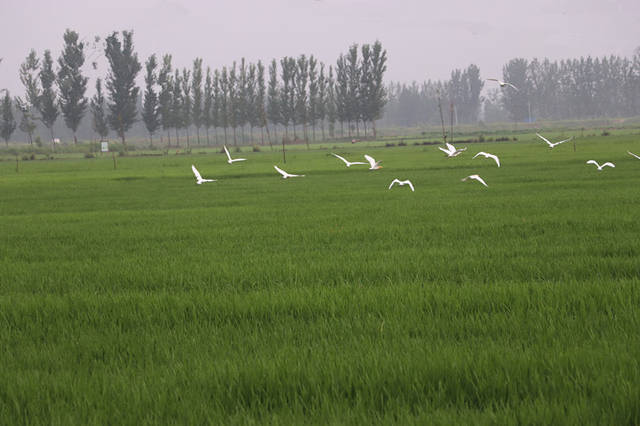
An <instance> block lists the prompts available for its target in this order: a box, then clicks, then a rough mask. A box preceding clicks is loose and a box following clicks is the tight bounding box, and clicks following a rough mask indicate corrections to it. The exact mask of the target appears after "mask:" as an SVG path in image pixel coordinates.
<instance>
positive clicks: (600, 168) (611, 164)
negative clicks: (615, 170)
mask: <svg viewBox="0 0 640 426" xmlns="http://www.w3.org/2000/svg"><path fill="white" fill-rule="evenodd" d="M587 164H594V165H595V166H596V167H597V168H598V171H599V172H601V171H602V169H603V168H604V167H607V166H608V167H615V166H616V165H615V164H613V163H610V162H608V161H607V162H606V163H604V164H603V165H600V164H598V163H597V162H596V160H589V161H587Z"/></svg>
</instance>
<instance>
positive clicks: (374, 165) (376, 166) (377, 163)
mask: <svg viewBox="0 0 640 426" xmlns="http://www.w3.org/2000/svg"><path fill="white" fill-rule="evenodd" d="M364 158H365V159H366V160H367V161H368V162H369V164H370V165H371V167H369V170H378V169H381V168H382V166H381V165H380V163H382V161H376V160H375V159H374V158H373V157H371V156H369V155H367V154H365V155H364Z"/></svg>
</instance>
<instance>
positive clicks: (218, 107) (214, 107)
mask: <svg viewBox="0 0 640 426" xmlns="http://www.w3.org/2000/svg"><path fill="white" fill-rule="evenodd" d="M220 87H221V79H220V71H219V70H215V71H214V73H213V101H212V102H211V125H212V126H213V129H214V135H215V141H216V144H218V127H222V125H223V123H224V114H223V112H224V106H223V104H222V91H221V89H220ZM225 137H226V133H225ZM225 142H226V139H225Z"/></svg>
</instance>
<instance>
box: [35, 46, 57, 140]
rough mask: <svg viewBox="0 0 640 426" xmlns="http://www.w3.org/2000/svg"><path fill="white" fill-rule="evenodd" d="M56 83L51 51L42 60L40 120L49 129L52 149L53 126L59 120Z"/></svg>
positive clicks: (45, 52) (46, 52) (45, 53)
mask: <svg viewBox="0 0 640 426" xmlns="http://www.w3.org/2000/svg"><path fill="white" fill-rule="evenodd" d="M55 81H56V74H55V72H53V59H51V52H50V51H49V50H45V51H44V58H43V59H42V67H41V69H40V85H41V87H42V92H41V94H40V97H39V99H38V109H39V112H40V120H41V121H42V123H43V124H44V125H45V126H46V128H47V129H49V136H50V138H51V147H53V126H54V124H55V123H56V120H57V118H58V114H59V111H58V95H57V93H56V91H55V89H54V88H53V83H54V82H55Z"/></svg>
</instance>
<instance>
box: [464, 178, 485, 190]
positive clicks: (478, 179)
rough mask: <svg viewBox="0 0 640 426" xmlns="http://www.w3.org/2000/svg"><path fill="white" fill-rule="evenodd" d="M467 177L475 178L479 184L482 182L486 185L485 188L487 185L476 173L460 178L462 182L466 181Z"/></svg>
mask: <svg viewBox="0 0 640 426" xmlns="http://www.w3.org/2000/svg"><path fill="white" fill-rule="evenodd" d="M467 179H473V180H477V181H478V182H480V183H481V184H483V185H484V186H486V187H487V188H488V187H489V185H487V183H486V182H485V181H484V179H482V178H481V177H480V176H478V175H469V176H467V177H466V178H463V179H462V182H464V181H466V180H467Z"/></svg>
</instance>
